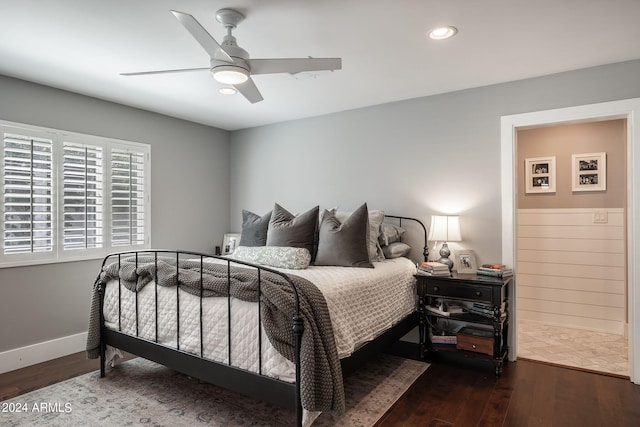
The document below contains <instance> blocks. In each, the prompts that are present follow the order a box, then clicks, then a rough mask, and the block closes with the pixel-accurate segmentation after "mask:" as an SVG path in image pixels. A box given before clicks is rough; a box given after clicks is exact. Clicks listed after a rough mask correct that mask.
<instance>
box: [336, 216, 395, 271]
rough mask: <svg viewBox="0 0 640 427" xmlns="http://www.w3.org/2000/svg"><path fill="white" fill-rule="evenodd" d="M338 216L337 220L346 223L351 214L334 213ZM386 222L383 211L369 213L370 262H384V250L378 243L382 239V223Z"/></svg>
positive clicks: (368, 239)
mask: <svg viewBox="0 0 640 427" xmlns="http://www.w3.org/2000/svg"><path fill="white" fill-rule="evenodd" d="M333 212H335V214H336V218H338V220H339V221H340V222H344V221H345V220H346V219H347V218H348V217H349V215H351V212H344V211H337V212H336V211H335V210H334V211H333ZM383 221H384V212H383V211H377V210H373V211H369V229H368V230H367V241H368V242H369V243H368V245H369V246H368V248H369V260H370V261H382V260H384V255H383V254H382V249H381V248H380V244H379V243H378V237H380V227H381V225H382V222H383Z"/></svg>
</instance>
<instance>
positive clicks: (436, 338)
mask: <svg viewBox="0 0 640 427" xmlns="http://www.w3.org/2000/svg"><path fill="white" fill-rule="evenodd" d="M429 338H431V342H432V343H433V344H457V343H458V337H457V336H456V335H437V334H433V333H431V334H430V335H429Z"/></svg>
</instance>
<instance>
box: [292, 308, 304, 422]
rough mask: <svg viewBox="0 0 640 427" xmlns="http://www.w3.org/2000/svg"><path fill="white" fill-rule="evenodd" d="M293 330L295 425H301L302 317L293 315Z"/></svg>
mask: <svg viewBox="0 0 640 427" xmlns="http://www.w3.org/2000/svg"><path fill="white" fill-rule="evenodd" d="M293 332H294V333H295V334H296V400H297V402H296V426H298V427H302V387H301V384H300V349H301V347H302V333H303V332H304V321H303V320H302V317H300V316H298V315H296V316H293Z"/></svg>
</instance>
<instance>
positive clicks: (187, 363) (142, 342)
mask: <svg viewBox="0 0 640 427" xmlns="http://www.w3.org/2000/svg"><path fill="white" fill-rule="evenodd" d="M159 254H160V255H161V256H164V257H167V256H168V257H171V258H173V257H175V258H174V259H175V263H176V266H175V267H176V276H177V277H176V282H178V280H179V275H180V262H181V260H185V259H187V258H188V259H190V260H193V259H194V258H195V259H196V260H199V263H200V268H199V270H200V293H199V298H200V308H199V310H200V313H199V321H200V351H199V353H200V354H193V353H191V352H186V351H184V350H182V349H180V286H176V347H175V348H171V347H167V346H165V345H163V344H160V343H159V342H158V341H159V340H158V323H159V322H158V284H157V283H156V284H155V285H154V288H155V289H154V297H155V316H156V318H155V339H154V340H153V341H152V340H149V339H148V338H145V337H142V336H140V330H139V302H138V291H136V292H135V335H131V334H128V333H125V332H123V331H122V323H121V322H122V295H121V288H122V286H121V283H120V282H121V279H120V278H119V279H118V281H119V283H118V330H117V331H116V330H113V329H108V328H106V327H105V318H104V311H103V310H104V298H105V292H106V286H100V288H99V289H98V292H99V295H100V325H101V330H100V376H101V377H104V376H105V364H106V357H105V353H106V347H107V345H111V346H113V347H116V348H119V349H121V350H123V351H126V352H129V353H132V354H135V355H137V356H140V357H143V358H145V359H149V360H152V361H155V362H157V363H160V364H162V365H165V366H167V367H169V368H171V369H174V370H176V371H179V372H182V373H184V374H186V375H190V376H193V377H195V378H198V379H200V380H203V381H206V382H210V383H213V384H216V385H219V386H221V387H225V388H228V389H231V390H234V391H237V392H240V393H243V394H246V395H249V396H252V397H255V398H258V399H261V400H264V401H266V402H270V403H273V404H276V405H278V406H282V407H288V408H295V411H296V424H297V425H299V426H300V425H302V403H301V385H300V376H301V372H300V348H301V342H302V334H303V332H304V323H303V320H302V318H301V317H300V301H299V295H298V291H297V289H296V287H295V286H294V284H293V282H292V280H291V279H290V278H289V277H288V276H287V275H286V274H284V273H281V272H279V271H277V270H274V269H271V268H268V267H264V266H259V265H255V264H251V263H248V262H243V261H239V260H234V259H230V258H227V257H222V256H214V255H208V254H204V253H199V252H190V251H179V250H178V251H176V250H141V251H127V252H120V253H115V254H111V255H108V256H107V257H105V259H104V260H103V262H102V268H104V267H105V266H106V265H107V264H108V263H111V262H116V260H117V263H118V271H119V270H120V266H121V263H122V261H123V260H124V259H127V260H131V259H132V258H133V259H135V267H136V270H137V268H138V260H139V258H140V257H141V256H145V257H146V256H151V257H153V260H154V263H155V275H154V277H156V278H157V277H158V274H157V273H158V259H159ZM205 259H218V260H222V261H223V262H224V263H226V268H227V296H226V298H227V348H228V357H227V361H226V363H225V362H219V361H215V360H211V359H208V358H206V357H205V354H204V337H203V334H204V328H203V298H204V296H203V293H204V292H203V291H204V287H203V283H204V280H203V275H204V272H203V270H204V268H203V267H204V263H205ZM223 265H224V264H223ZM236 266H237V267H248V268H251V269H255V270H256V271H257V275H258V342H257V346H258V351H257V355H258V372H253V371H248V370H245V369H242V368H238V367H236V366H234V365H233V364H232V361H233V357H232V348H233V346H232V337H231V322H232V321H231V313H232V310H231V299H232V296H231V287H232V281H231V271H232V268H234V267H236ZM102 268H101V272H102ZM264 272H268V273H271V274H275V275H277V276H280V277H281V278H282V279H283V280H284V282H285V283H286V284H285V286H290V287H291V289H292V290H293V295H294V299H295V300H294V302H295V309H294V316H293V317H292V319H291V327H292V329H293V332H294V334H295V361H294V363H295V384H293V383H288V382H284V381H281V380H278V379H275V378H272V377H268V376H266V375H264V374H263V372H262V362H263V355H262V322H261V317H260V313H261V304H262V302H261V295H262V288H261V286H262V275H263V273H264ZM96 282H98V280H96Z"/></svg>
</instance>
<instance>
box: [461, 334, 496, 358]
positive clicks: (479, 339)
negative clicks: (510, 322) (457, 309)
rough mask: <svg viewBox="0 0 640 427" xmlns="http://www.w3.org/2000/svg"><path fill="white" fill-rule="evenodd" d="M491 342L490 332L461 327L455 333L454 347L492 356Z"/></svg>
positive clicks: (491, 335)
mask: <svg viewBox="0 0 640 427" xmlns="http://www.w3.org/2000/svg"><path fill="white" fill-rule="evenodd" d="M493 343H494V341H493V334H492V333H491V332H488V331H480V330H477V329H472V328H462V329H461V330H460V332H458V334H457V343H456V348H457V349H458V350H467V351H474V352H476V353H482V354H486V355H488V356H493Z"/></svg>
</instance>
